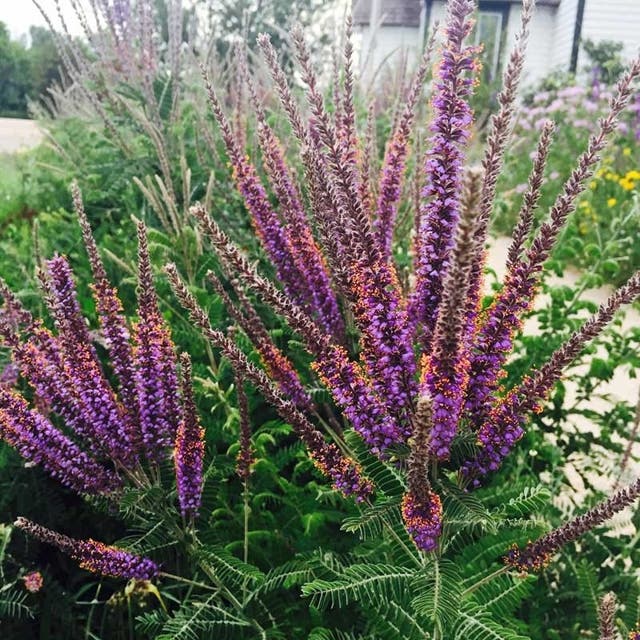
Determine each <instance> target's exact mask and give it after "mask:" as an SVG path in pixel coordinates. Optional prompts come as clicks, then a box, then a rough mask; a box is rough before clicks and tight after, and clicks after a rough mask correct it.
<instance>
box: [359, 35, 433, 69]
mask: <svg viewBox="0 0 640 640" xmlns="http://www.w3.org/2000/svg"><path fill="white" fill-rule="evenodd" d="M360 35H361V40H360V75H361V77H362V78H363V79H364V80H366V81H369V80H371V79H372V78H373V77H375V76H376V75H377V74H379V73H380V70H381V67H383V66H384V65H385V64H388V65H391V66H392V67H393V66H394V65H398V64H400V63H401V62H402V60H403V58H404V56H405V55H406V56H407V62H408V64H409V66H410V67H411V66H412V65H413V64H414V62H415V60H416V57H417V53H418V52H419V51H420V50H421V48H422V34H421V30H420V29H419V28H417V27H387V26H384V27H380V28H378V29H371V28H370V27H368V26H365V27H362V28H361V30H360Z"/></svg>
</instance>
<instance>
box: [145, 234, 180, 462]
mask: <svg viewBox="0 0 640 640" xmlns="http://www.w3.org/2000/svg"><path fill="white" fill-rule="evenodd" d="M138 251H139V267H138V269H139V276H138V278H139V289H138V291H139V293H138V313H139V316H140V320H139V321H138V323H137V324H136V326H135V328H134V345H135V346H134V362H135V367H136V374H135V379H136V390H137V395H138V403H139V405H138V406H139V409H138V413H139V418H140V431H141V435H142V442H143V444H144V448H145V450H146V453H147V456H148V458H149V459H150V460H153V461H158V460H159V459H161V458H162V457H163V456H164V451H165V450H166V449H167V448H168V447H171V446H172V445H173V442H174V440H175V434H176V428H177V426H178V424H180V422H181V420H182V411H181V409H180V405H179V402H178V398H179V395H180V394H179V384H178V374H177V367H176V356H175V349H174V345H173V342H172V340H171V334H170V333H169V329H168V328H167V326H166V325H165V323H164V319H163V318H162V314H161V313H160V309H159V308H158V300H157V298H156V292H155V289H154V287H153V277H152V274H151V263H150V260H149V249H148V246H147V234H146V229H145V227H144V224H142V223H138Z"/></svg>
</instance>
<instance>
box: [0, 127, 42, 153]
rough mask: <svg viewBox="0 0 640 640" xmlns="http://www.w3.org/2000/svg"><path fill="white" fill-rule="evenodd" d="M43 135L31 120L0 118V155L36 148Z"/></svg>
mask: <svg viewBox="0 0 640 640" xmlns="http://www.w3.org/2000/svg"><path fill="white" fill-rule="evenodd" d="M42 138H43V135H42V132H41V131H40V129H39V128H38V124H37V123H36V122H35V121H33V120H22V119H19V118H0V153H14V152H16V151H24V150H26V149H30V148H31V147H35V146H37V145H38V144H39V143H40V142H41V141H42Z"/></svg>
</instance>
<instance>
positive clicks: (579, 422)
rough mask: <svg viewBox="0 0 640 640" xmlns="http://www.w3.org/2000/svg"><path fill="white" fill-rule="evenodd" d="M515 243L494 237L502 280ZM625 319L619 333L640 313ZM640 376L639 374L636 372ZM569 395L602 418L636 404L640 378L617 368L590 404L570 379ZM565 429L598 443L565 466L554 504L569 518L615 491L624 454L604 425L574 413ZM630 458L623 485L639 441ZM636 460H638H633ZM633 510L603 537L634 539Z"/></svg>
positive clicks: (495, 264)
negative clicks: (609, 444) (617, 405)
mask: <svg viewBox="0 0 640 640" xmlns="http://www.w3.org/2000/svg"><path fill="white" fill-rule="evenodd" d="M510 243H511V239H510V238H504V237H500V238H495V239H493V240H492V242H491V246H490V249H489V258H488V266H489V267H491V268H492V269H493V270H494V271H495V272H496V274H497V276H498V278H499V279H500V281H502V278H503V277H504V275H505V263H506V258H507V250H508V248H509V245H510ZM579 279H580V273H579V272H577V271H575V270H571V269H568V270H567V271H565V273H564V274H563V277H562V278H558V277H550V278H548V283H549V284H551V285H568V286H570V287H574V288H576V287H577V286H578V285H577V283H578V280H579ZM612 292H613V288H612V287H600V288H597V289H587V290H585V291H584V293H583V294H582V296H581V299H583V300H589V301H591V302H594V303H596V304H601V303H602V302H604V301H605V300H606V299H607V298H608V297H609V296H610V295H611V293H612ZM546 302H548V300H545V297H544V296H542V295H541V296H539V297H538V299H537V302H536V305H535V306H536V307H537V308H539V307H541V306H543V305H544V304H546ZM623 313H624V317H623V321H622V327H621V329H622V330H623V331H625V330H628V329H630V328H632V327H640V313H638V311H637V310H636V309H634V308H632V307H629V306H627V307H626V308H624V310H623ZM524 332H525V334H528V335H535V334H536V333H539V327H538V326H537V322H536V320H535V318H533V319H531V320H529V321H528V322H527V323H526V324H525V327H524ZM595 355H596V356H598V355H599V356H601V357H605V358H606V352H604V350H602V352H599V353H596V354H595ZM588 369H589V365H588V364H586V365H581V366H580V367H574V368H573V369H572V371H571V373H572V374H573V373H578V374H586V373H587V372H588ZM638 373H640V372H638ZM565 388H566V397H565V406H567V407H571V406H574V405H577V408H580V409H588V410H591V411H594V412H595V413H596V414H599V415H603V414H604V413H605V412H607V411H609V410H610V409H611V403H613V402H616V401H624V402H626V403H628V404H630V405H631V406H635V405H636V403H637V401H638V394H639V393H640V379H639V378H631V377H630V375H629V367H618V369H617V370H616V371H615V373H614V375H613V378H612V379H611V380H609V381H608V382H605V383H602V384H601V385H599V387H598V389H597V395H596V394H594V396H592V397H591V398H589V399H587V400H580V401H579V402H578V401H577V385H576V384H575V383H574V382H572V381H565ZM632 428H633V425H632V424H631V423H629V424H628V425H627V426H626V432H627V433H629V432H630V431H631V429H632ZM566 429H568V430H569V431H572V432H573V433H577V434H584V435H585V436H587V434H593V436H595V442H594V444H592V445H591V447H590V449H589V451H584V452H576V453H574V454H571V455H570V456H569V458H568V459H567V460H566V462H565V464H564V465H563V472H564V480H565V482H564V485H563V490H562V491H560V492H559V493H558V494H556V495H554V498H553V502H554V504H555V506H556V507H557V508H558V509H560V511H562V512H563V513H565V515H567V516H568V515H570V514H572V513H574V510H575V508H576V507H578V508H582V505H583V504H584V502H585V499H586V498H587V497H588V496H589V495H590V494H591V491H592V490H596V491H603V492H605V493H608V494H611V493H612V492H613V491H614V490H615V489H616V481H617V479H618V475H619V465H620V461H621V456H620V457H618V456H612V454H611V451H610V450H608V449H607V448H605V447H603V446H601V445H600V444H599V443H598V440H597V438H598V435H599V434H600V431H601V427H600V425H599V424H596V423H595V422H594V421H592V420H590V419H589V418H588V417H587V416H582V415H573V416H571V417H570V418H569V419H568V421H567V424H566ZM559 435H560V434H548V435H547V438H548V440H549V441H550V442H555V441H557V440H558V436H559ZM612 439H613V440H614V441H615V442H618V443H620V444H621V445H622V447H623V448H626V447H627V445H628V442H629V440H628V438H627V437H620V436H617V435H615V434H614V435H613V436H612ZM631 451H632V458H631V460H630V461H629V464H628V466H627V468H626V471H625V473H624V476H623V477H622V479H621V482H622V484H626V483H628V482H631V481H633V480H634V479H635V478H637V477H638V476H639V475H640V464H639V463H638V459H639V458H640V442H639V441H638V438H636V439H635V442H634V443H633V445H632V450H631ZM634 458H635V459H634ZM633 513H634V509H633V508H632V507H628V508H626V509H624V510H623V511H622V512H620V513H618V514H617V515H616V516H615V517H614V518H613V519H612V520H611V521H610V522H609V524H608V525H607V528H606V531H605V533H604V534H603V535H605V536H611V537H632V536H634V535H636V533H637V531H636V527H635V525H634V524H633V522H632V517H633Z"/></svg>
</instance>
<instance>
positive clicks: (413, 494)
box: [402, 395, 442, 551]
mask: <svg viewBox="0 0 640 640" xmlns="http://www.w3.org/2000/svg"><path fill="white" fill-rule="evenodd" d="M432 426H433V412H432V407H431V399H430V398H429V396H428V395H423V396H421V397H420V399H419V400H418V406H417V409H416V415H415V417H414V430H413V437H412V441H411V455H410V456H409V469H408V474H407V475H408V485H409V487H408V489H409V490H408V491H407V493H406V494H405V495H404V497H403V498H402V519H403V520H404V524H405V526H406V528H407V531H408V532H409V535H410V536H411V538H412V539H413V542H414V544H415V545H416V547H417V548H418V549H421V550H422V551H433V550H434V549H435V548H436V547H437V546H438V538H439V537H440V535H441V534H442V503H441V501H440V496H438V495H437V494H436V493H434V492H433V490H432V489H431V485H430V484H429V479H428V477H427V465H428V463H429V433H430V431H431V429H432Z"/></svg>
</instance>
